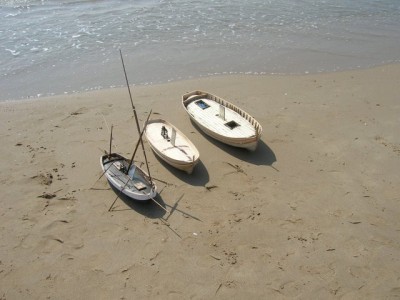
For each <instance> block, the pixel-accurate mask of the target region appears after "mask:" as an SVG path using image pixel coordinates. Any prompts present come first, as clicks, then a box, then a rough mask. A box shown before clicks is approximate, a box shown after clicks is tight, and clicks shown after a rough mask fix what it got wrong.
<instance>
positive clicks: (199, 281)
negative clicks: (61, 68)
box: [0, 64, 400, 299]
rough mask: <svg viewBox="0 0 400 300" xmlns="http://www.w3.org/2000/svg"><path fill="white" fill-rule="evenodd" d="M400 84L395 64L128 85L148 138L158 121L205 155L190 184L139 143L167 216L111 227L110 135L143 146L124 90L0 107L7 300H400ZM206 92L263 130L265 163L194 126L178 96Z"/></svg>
mask: <svg viewBox="0 0 400 300" xmlns="http://www.w3.org/2000/svg"><path fill="white" fill-rule="evenodd" d="M121 75H122V74H121ZM399 78H400V64H394V65H393V64H390V65H385V66H379V67H374V68H371V69H363V70H352V71H341V72H333V73H322V74H307V75H296V76H294V75H261V76H260V75H256V76H254V75H240V76H238V75H232V76H220V77H207V78H200V79H191V80H185V81H178V82H170V83H165V84H159V85H151V86H134V88H132V94H133V101H134V104H135V106H136V110H137V112H138V116H139V119H140V124H141V125H142V122H143V121H144V119H145V116H146V113H148V112H149V111H150V109H153V116H152V117H153V118H165V119H166V120H168V121H169V122H171V123H172V124H174V125H175V126H176V127H177V128H179V129H180V130H181V131H182V132H183V133H184V134H185V135H186V136H187V137H188V138H189V139H190V140H191V141H192V142H193V143H194V144H195V146H196V147H197V149H198V150H199V152H200V162H199V164H198V165H197V166H196V168H195V169H194V172H193V174H192V175H187V174H186V173H183V172H180V171H178V170H175V169H173V168H172V167H169V166H167V165H165V164H164V163H162V162H161V161H160V160H158V159H157V157H156V156H155V155H154V154H153V153H152V152H151V150H150V148H149V146H148V144H147V142H145V148H146V150H147V152H146V153H147V157H148V159H149V164H150V168H151V173H152V176H153V177H154V178H155V179H156V180H157V185H158V189H159V196H158V197H157V200H158V201H159V202H160V203H161V204H162V205H163V206H164V207H165V208H167V209H169V210H170V211H172V214H171V215H168V214H166V213H165V211H163V210H162V209H160V208H159V207H158V206H157V205H155V204H154V203H151V202H150V203H146V204H140V203H134V202H131V201H122V200H117V203H116V206H115V211H113V212H111V213H110V212H108V211H107V209H108V207H109V206H110V204H111V203H112V201H113V200H114V199H115V197H116V194H115V192H114V191H113V190H112V189H110V187H109V185H108V183H107V182H106V181H105V179H104V178H102V179H100V180H98V181H96V180H97V179H98V178H99V176H100V175H101V168H100V165H99V162H98V158H99V156H100V155H102V153H103V150H104V149H106V148H108V143H109V133H108V130H107V127H109V126H110V125H111V124H113V125H114V143H113V144H114V147H116V149H115V150H116V151H118V153H121V154H123V155H129V154H131V153H132V151H133V147H134V144H135V143H136V139H137V136H138V135H137V130H136V128H135V125H134V123H135V122H134V119H133V116H132V108H131V103H130V100H129V94H128V91H127V89H126V87H122V88H113V89H106V90H100V91H91V92H84V93H77V94H69V95H59V96H51V97H45V98H38V99H28V100H14V101H11V102H0V117H1V119H2V126H1V127H0V135H1V137H2V140H3V144H2V145H3V146H2V147H1V148H0V155H1V157H2V158H3V159H2V160H1V162H0V166H1V170H2V172H1V174H0V182H1V185H2V192H1V194H2V200H1V201H0V212H1V213H0V215H1V219H0V256H1V262H0V282H1V284H0V295H2V296H3V297H4V298H6V299H21V298H46V297H48V298H57V299H71V298H85V297H86V298H107V299H110V298H117V297H118V298H132V297H133V298H159V299H168V298H177V297H180V298H201V299H203V298H222V299H227V298H232V297H233V298H265V297H267V298H283V299H284V298H293V297H300V298H328V299H330V298H336V297H340V298H344V299H355V298H356V299H377V298H392V297H393V298H396V297H400V292H399V284H400V283H399V280H398V278H397V274H398V270H399V268H400V259H399V257H400V237H399V234H398V233H399V230H400V221H399V218H398V216H399V214H400V206H399V201H400V198H399V195H400V174H399V172H398V170H399V169H400V160H399V158H400V137H399V135H398V128H399V123H400V119H399V116H400V103H399V96H398V95H399V94H400V84H399ZM196 89H199V90H205V91H209V92H211V93H213V94H215V95H218V96H220V97H222V98H224V99H226V100H228V101H229V102H231V103H233V104H235V105H237V106H238V107H241V108H243V109H244V110H245V111H247V112H248V113H249V114H251V115H252V116H253V117H254V118H256V119H257V121H258V122H260V124H261V125H262V127H263V135H262V137H261V141H260V143H259V145H258V148H257V149H256V151H255V152H247V151H243V150H240V149H235V148H232V147H229V146H225V145H223V144H220V143H219V142H216V141H214V140H212V139H210V138H208V137H207V136H205V135H204V134H202V133H201V132H200V131H199V130H198V129H197V128H196V127H195V126H194V125H193V124H192V123H191V122H190V120H189V117H188V116H187V115H186V113H185V111H184V110H183V108H182V107H181V101H180V97H181V96H182V95H183V94H184V93H185V92H189V91H192V90H196ZM32 100H34V101H32ZM104 120H106V121H107V124H105V122H104ZM139 152H140V151H138V155H137V162H139V163H142V162H143V154H142V153H139ZM210 274H211V275H210ZM77 286H79V287H80V288H79V289H77V288H76V287H77Z"/></svg>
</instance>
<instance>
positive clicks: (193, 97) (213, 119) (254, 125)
mask: <svg viewBox="0 0 400 300" xmlns="http://www.w3.org/2000/svg"><path fill="white" fill-rule="evenodd" d="M194 103H196V104H198V106H200V107H201V108H200V109H199V108H198V107H196V105H195V104H194ZM182 104H183V107H184V109H185V110H186V112H187V113H188V114H189V117H190V118H191V120H192V121H193V122H194V123H195V124H196V125H197V126H198V127H199V128H200V129H201V130H202V131H203V132H204V133H205V134H207V135H208V136H210V137H212V138H214V139H216V140H218V141H220V142H222V143H225V144H227V145H230V146H233V147H239V148H245V149H248V150H251V151H254V150H255V149H256V148H257V144H258V141H259V140H260V138H261V134H262V127H261V125H260V123H258V121H257V120H255V119H254V118H253V117H252V116H250V115H249V114H248V113H246V112H245V111H243V110H242V109H240V108H238V107H237V106H235V105H233V104H232V103H230V102H228V101H226V100H224V99H222V98H220V97H218V96H215V95H212V94H210V93H207V92H202V91H193V92H190V93H187V94H185V95H183V96H182ZM207 110H209V115H208V116H207V114H206V112H207ZM230 125H232V127H233V128H231V126H230Z"/></svg>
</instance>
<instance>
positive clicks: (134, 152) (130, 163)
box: [126, 110, 152, 181]
mask: <svg viewBox="0 0 400 300" xmlns="http://www.w3.org/2000/svg"><path fill="white" fill-rule="evenodd" d="M151 113H152V110H151V111H150V113H149V115H148V117H147V120H146V123H145V124H144V126H143V130H142V132H141V133H140V135H139V140H138V141H137V143H136V147H135V150H134V151H133V154H132V158H131V161H130V162H129V166H128V169H127V170H126V174H128V172H129V170H130V169H131V166H132V164H133V158H134V157H135V155H136V151H137V149H138V147H139V144H140V143H143V141H142V136H143V133H144V131H145V130H146V127H147V121H149V119H150V116H151ZM149 177H150V174H149ZM150 181H151V177H150Z"/></svg>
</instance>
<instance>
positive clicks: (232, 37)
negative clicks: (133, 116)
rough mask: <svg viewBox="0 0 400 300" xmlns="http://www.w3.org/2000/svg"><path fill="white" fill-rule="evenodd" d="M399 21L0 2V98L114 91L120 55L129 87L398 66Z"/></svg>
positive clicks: (368, 8) (239, 6) (204, 7)
mask: <svg viewBox="0 0 400 300" xmlns="http://www.w3.org/2000/svg"><path fill="white" fill-rule="evenodd" d="M399 15H400V4H399V2H398V0H381V1H379V3H376V1H374V0H365V1H362V3H361V2H359V1H344V0H337V1H319V0H303V1H292V0H276V1H264V0H249V1H239V0H233V1H228V2H227V1H225V0H210V1H194V0H180V1H178V0H168V1H167V0H141V1H124V0H108V1H89V0H80V1H76V0H42V1H40V0H20V1H18V0H9V1H2V6H0V18H1V19H3V20H6V21H4V22H3V23H2V26H1V30H0V31H1V34H0V53H2V55H0V90H1V91H2V94H1V95H0V100H1V98H3V99H6V98H19V97H26V96H28V95H37V94H48V93H62V92H63V91H64V89H65V88H67V89H69V90H86V89H90V88H95V87H98V86H104V87H107V86H119V85H120V84H121V80H122V81H123V78H122V77H121V76H120V75H121V74H120V73H121V67H120V62H119V54H118V51H117V50H118V49H120V48H122V50H123V53H124V56H125V57H126V59H125V60H126V65H127V68H128V71H129V77H130V81H131V82H132V83H134V84H144V83H146V84H149V83H159V82H166V81H169V80H178V79H179V78H189V77H199V76H207V75H208V74H271V73H278V74H282V73H304V72H324V71H333V70H342V69H346V68H357V67H358V66H360V67H368V66H371V65H376V64H380V63H382V62H386V63H388V62H398V61H399V59H400V52H399V51H398V49H400V18H398V16H399ZM50 70H51V71H50ZM49 82H52V84H51V85H50V84H49ZM26 83H29V84H26ZM21 85H24V86H25V87H26V88H25V89H21V88H20V86H21Z"/></svg>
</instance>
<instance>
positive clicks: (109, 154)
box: [108, 125, 113, 156]
mask: <svg viewBox="0 0 400 300" xmlns="http://www.w3.org/2000/svg"><path fill="white" fill-rule="evenodd" d="M112 131H113V125H111V135H110V151H109V152H108V156H111V145H112Z"/></svg>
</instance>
